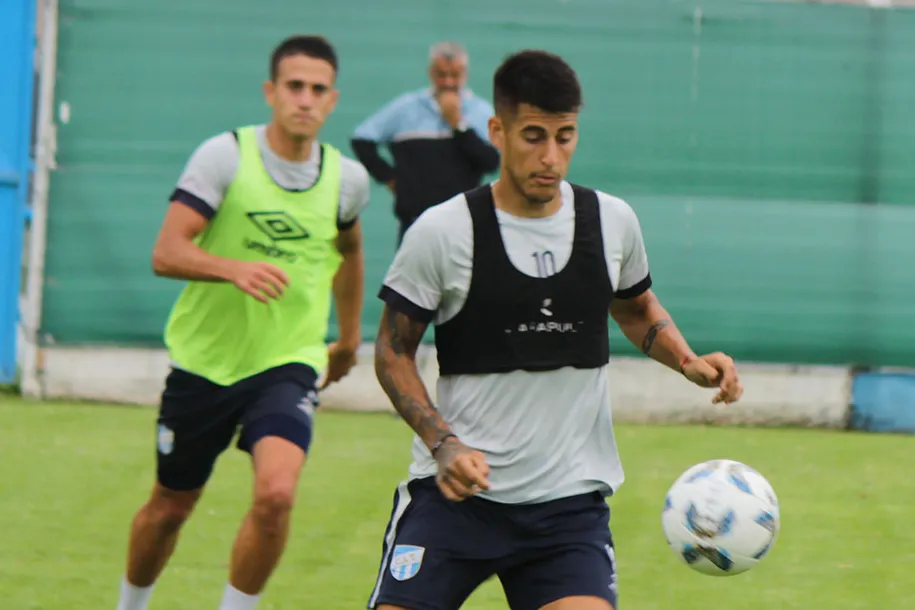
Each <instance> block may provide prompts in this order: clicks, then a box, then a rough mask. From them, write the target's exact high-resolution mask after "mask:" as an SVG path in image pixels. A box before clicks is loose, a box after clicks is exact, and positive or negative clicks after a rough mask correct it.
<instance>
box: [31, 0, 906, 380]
mask: <svg viewBox="0 0 915 610" xmlns="http://www.w3.org/2000/svg"><path fill="white" fill-rule="evenodd" d="M329 6H330V5H329V4H322V3H319V2H293V1H291V0H266V1H265V2H262V3H260V4H259V5H255V3H251V2H248V1H243V0H222V1H220V2H216V1H215V0H194V1H191V2H188V1H178V0H160V1H159V2H155V3H153V2H149V1H144V2H137V3H132V4H131V5H125V4H123V3H114V2H111V1H110V0H80V1H79V2H76V1H75V0H62V1H61V23H60V45H59V46H60V51H59V55H60V56H59V66H58V73H59V78H58V83H57V102H58V105H59V106H60V105H62V104H66V107H67V108H68V111H69V113H68V117H67V118H68V121H67V122H63V121H59V123H58V138H59V143H58V158H57V162H58V167H57V170H56V171H55V172H54V173H53V179H52V185H51V203H50V226H49V245H48V259H47V286H46V299H45V311H44V312H43V313H44V325H43V330H44V333H45V335H46V337H47V338H48V339H49V340H53V341H55V342H57V343H62V344H77V343H118V344H131V345H160V344H161V332H162V325H163V323H164V321H165V318H166V315H167V313H168V309H169V307H170V305H171V302H172V300H173V299H174V297H175V295H176V294H177V291H178V288H179V284H178V283H176V282H172V281H168V280H162V279H158V278H155V277H153V275H152V273H151V270H150V262H149V258H150V250H151V248H152V244H153V240H154V238H155V234H156V231H157V230H158V226H159V223H160V221H161V218H162V215H163V213H164V211H165V206H166V199H167V196H168V194H169V193H170V192H171V189H172V188H173V185H174V182H175V180H176V179H177V176H178V174H179V172H180V171H181V168H182V166H183V164H184V163H185V161H186V159H187V157H188V155H189V154H190V152H191V151H192V150H193V148H194V147H195V146H196V145H197V144H198V143H199V142H200V141H202V140H203V139H205V138H207V137H209V136H211V135H213V134H215V133H217V132H219V131H223V130H226V129H231V128H233V127H235V126H238V125H242V124H247V123H252V122H259V121H265V120H267V118H268V114H267V108H266V106H265V104H264V102H263V99H262V96H261V89H260V86H261V83H262V81H263V79H264V77H265V73H266V69H267V62H268V55H269V53H270V51H271V49H272V47H273V46H274V45H275V44H276V42H278V41H279V40H280V39H281V38H282V37H284V36H286V35H288V34H290V33H295V32H317V33H322V34H325V35H327V36H328V37H329V38H331V40H332V41H333V42H334V43H335V45H336V46H337V48H338V52H339V54H340V57H341V63H342V65H341V73H340V80H339V87H340V89H341V99H340V103H339V105H338V107H337V111H336V112H335V114H334V115H333V116H332V117H331V119H330V121H329V122H328V124H327V126H326V128H325V131H324V134H323V135H324V139H326V140H327V141H329V142H331V143H333V144H335V145H337V146H339V147H341V148H342V149H343V150H344V152H345V153H346V154H350V151H349V147H348V143H347V140H348V135H349V133H350V132H351V130H352V129H353V127H354V126H355V125H356V124H357V123H358V122H359V121H360V120H361V119H362V118H363V117H364V116H366V115H367V114H369V113H371V112H372V111H374V110H375V109H376V108H377V107H378V106H379V105H380V104H382V103H384V102H385V101H387V100H388V99H390V98H391V97H393V96H395V95H397V94H399V93H401V92H402V91H404V90H406V89H410V88H414V87H420V86H423V85H424V84H425V62H426V53H427V49H428V46H429V45H430V44H431V43H433V42H436V41H437V40H440V39H442V38H446V37H449V38H456V39H459V40H461V41H463V42H464V43H465V44H467V46H468V47H469V49H470V51H471V86H472V87H473V88H474V89H475V90H476V91H477V92H479V93H480V94H482V95H485V96H489V95H490V92H491V84H490V79H491V74H492V71H493V69H494V67H495V66H496V65H497V63H498V62H499V61H500V60H501V58H502V57H503V56H504V55H505V54H507V53H509V52H511V51H513V50H516V49H519V48H522V47H540V48H548V49H550V50H553V51H556V52H558V53H560V54H562V55H563V56H565V57H566V58H567V59H568V60H569V61H570V62H571V63H572V64H573V65H574V66H575V67H576V69H577V70H578V71H579V73H580V76H581V79H582V82H583V84H584V87H585V95H586V104H587V107H586V109H585V110H584V112H583V114H582V118H581V121H582V128H583V134H582V139H581V144H580V147H579V152H578V154H577V156H576V159H575V161H574V166H573V171H572V175H571V176H570V177H571V178H572V179H573V180H576V181H579V182H582V183H584V184H588V185H590V186H594V187H597V188H601V189H603V190H606V191H608V192H610V193H613V194H616V195H618V196H621V197H624V198H625V199H627V200H628V201H629V202H630V203H631V204H632V205H633V206H634V207H635V209H636V210H637V212H638V213H639V215H640V218H641V220H642V224H643V229H644V232H645V235H646V240H647V242H648V247H649V255H650V258H651V262H652V268H653V274H654V276H655V278H656V289H657V291H658V292H659V294H660V295H661V296H662V298H663V299H664V301H665V303H666V304H667V305H668V306H669V308H670V309H671V310H672V312H673V313H674V315H675V316H676V319H677V320H678V323H679V324H680V325H681V326H682V327H683V328H684V330H685V332H686V333H687V336H688V337H689V338H690V339H691V341H692V342H693V343H694V344H695V345H696V347H697V348H698V349H703V350H705V349H725V350H728V351H730V352H732V353H734V354H735V355H737V356H738V357H741V358H753V359H761V360H772V361H797V362H855V363H863V364H871V363H880V364H915V348H913V347H912V346H913V345H915V323H913V322H915V320H913V314H912V313H911V312H910V308H909V307H908V306H907V304H908V303H909V302H911V301H912V300H913V299H915V281H913V280H915V271H913V267H912V265H911V261H912V260H915V242H913V241H912V240H910V236H911V235H913V234H915V205H912V204H915V171H913V168H915V146H913V145H912V142H913V141H915V114H913V113H912V111H911V109H912V108H913V107H915V79H913V78H912V77H911V75H912V74H915V11H904V10H871V9H867V8H862V7H854V6H830V5H820V4H806V3H804V4H790V3H772V2H739V1H731V2H727V1H724V0H715V1H710V2H701V3H700V2H672V1H661V0H617V1H615V2H607V1H605V0H576V1H575V2H568V3H557V2H555V0H549V1H548V0H528V1H527V2H526V3H525V9H524V11H523V12H519V11H518V9H517V6H518V4H517V2H512V1H510V0H487V1H485V2H484V1H482V0H467V1H465V2H461V3H455V2H453V1H450V0H449V1H446V0H434V1H433V0H400V1H399V2H397V3H396V8H395V5H392V4H380V3H377V2H368V1H366V0H354V2H353V3H351V4H349V5H347V9H346V10H338V9H334V10H332V9H330V8H328V7H329ZM874 203H879V205H872V204H874ZM364 222H365V233H366V240H367V245H366V248H367V252H366V259H367V289H366V294H367V303H366V310H365V316H364V320H365V336H366V338H367V339H372V338H373V337H374V333H375V325H376V322H377V319H378V316H379V312H380V308H379V305H378V302H377V299H375V293H376V292H377V287H378V285H379V282H380V280H381V277H382V274H383V273H384V270H385V268H386V267H387V265H388V263H389V261H390V259H391V256H392V255H393V249H394V241H395V234H396V228H395V223H394V221H393V217H392V214H391V200H390V197H389V196H388V195H387V193H386V192H385V191H384V190H383V189H381V188H379V187H377V186H374V187H373V192H372V201H371V203H370V207H369V209H368V211H367V213H366V215H365V216H364ZM907 262H908V264H906V263H907ZM430 337H431V333H430ZM614 338H615V339H616V341H615V351H616V352H617V353H620V352H623V353H633V351H634V350H633V349H632V348H631V347H630V346H628V345H627V344H626V343H625V342H624V341H623V340H622V339H621V338H620V337H619V335H618V333H615V332H614Z"/></svg>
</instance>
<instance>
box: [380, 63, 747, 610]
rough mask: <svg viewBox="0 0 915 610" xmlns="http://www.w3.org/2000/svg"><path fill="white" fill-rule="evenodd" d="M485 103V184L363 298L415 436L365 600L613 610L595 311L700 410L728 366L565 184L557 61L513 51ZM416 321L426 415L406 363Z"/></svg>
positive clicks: (422, 235) (636, 255) (613, 210)
mask: <svg viewBox="0 0 915 610" xmlns="http://www.w3.org/2000/svg"><path fill="white" fill-rule="evenodd" d="M494 98H495V109H496V116H495V117H494V118H493V119H492V120H491V121H490V123H489V129H490V138H491V140H492V142H494V143H495V144H496V146H497V147H498V148H499V150H500V151H501V153H502V162H501V166H502V167H501V172H500V176H499V178H498V180H497V181H496V182H494V183H493V184H492V185H491V186H490V185H486V186H483V187H480V188H477V189H475V190H472V191H470V192H468V193H465V194H462V195H459V196H457V197H454V198H453V199H451V200H449V201H447V202H445V203H442V204H441V205H438V206H435V207H434V208H432V209H430V210H428V211H427V212H426V213H425V214H423V215H422V216H420V218H419V219H418V220H417V221H416V223H415V224H414V225H413V226H412V227H411V228H410V230H409V231H407V233H406V235H405V237H404V240H403V244H402V246H401V248H400V250H399V252H398V253H397V256H396V257H395V259H394V262H393V263H392V265H391V268H390V269H389V271H388V273H387V276H386V278H385V281H384V286H383V287H382V290H381V293H380V297H381V298H382V299H383V300H384V301H385V306H384V311H383V314H382V320H381V325H380V328H379V336H378V339H377V343H376V356H375V366H376V371H377V374H378V379H379V380H380V382H381V384H382V386H383V387H384V389H385V391H386V392H387V394H388V396H389V397H390V398H391V401H392V402H393V403H394V406H395V407H396V409H397V411H398V412H399V413H400V414H401V416H402V417H403V418H404V419H405V420H406V421H407V422H408V423H409V424H410V426H411V427H412V428H413V430H414V431H415V432H416V436H415V438H414V443H413V463H412V464H411V466H410V470H409V477H408V478H409V480H408V482H405V483H403V484H401V485H400V486H399V488H398V490H397V492H396V494H395V500H394V510H393V513H392V517H391V522H390V524H389V526H388V528H387V530H386V533H385V537H384V543H383V553H382V561H381V570H380V573H379V575H378V580H377V582H376V585H375V588H374V591H373V592H372V594H371V598H370V602H369V607H370V608H381V609H386V610H391V609H392V608H406V609H408V610H446V609H447V610H451V609H454V608H458V607H459V606H460V605H461V604H462V603H463V601H464V600H465V599H466V598H467V597H468V596H469V595H470V593H471V592H472V591H473V590H474V589H476V588H477V587H478V586H479V585H480V584H481V583H482V582H484V580H486V579H487V578H488V577H490V576H492V575H498V577H499V579H500V580H501V582H502V586H503V588H504V590H505V594H506V597H507V598H508V602H509V604H510V606H511V607H512V608H514V609H518V610H534V609H537V608H544V609H547V610H607V609H608V608H611V607H613V606H614V605H615V604H616V598H617V590H616V573H615V565H614V546H613V539H612V537H611V534H610V529H609V518H610V514H609V509H608V506H607V503H606V501H605V498H606V497H607V496H609V495H611V494H613V493H615V492H616V491H617V490H618V489H619V487H620V485H621V484H622V482H623V470H622V467H621V465H620V460H619V455H618V452H617V446H616V441H615V439H614V433H613V424H612V418H611V410H610V404H609V403H610V389H609V380H608V370H607V364H608V360H609V341H608V317H609V316H612V317H613V319H614V320H615V321H616V323H617V324H619V326H620V328H621V329H622V331H623V333H624V334H625V335H626V337H628V338H629V339H630V340H631V341H632V342H634V343H635V344H636V345H638V346H640V347H641V349H642V351H643V352H644V353H645V354H647V355H649V356H651V357H652V358H654V359H655V360H657V361H658V362H660V363H662V364H664V365H666V366H668V367H670V368H671V369H673V370H674V371H677V372H679V373H681V374H682V375H684V376H685V377H686V378H687V379H688V380H690V381H692V382H693V383H695V384H698V385H699V386H702V387H708V388H712V387H716V388H718V392H717V393H716V395H715V396H714V397H713V399H712V400H713V402H716V403H717V402H725V403H729V402H733V401H735V400H737V399H739V397H740V395H741V393H742V391H743V390H742V387H741V384H740V381H739V379H738V375H737V371H736V369H735V367H734V363H733V361H732V360H731V359H730V358H729V357H728V356H726V355H724V354H721V353H714V354H710V355H706V356H697V355H696V354H695V353H694V352H693V351H692V350H691V349H690V347H689V345H688V344H687V342H686V341H685V340H684V338H683V336H682V335H681V334H680V332H679V331H678V330H677V327H676V326H675V325H674V323H673V322H672V321H671V319H670V316H669V314H668V313H667V311H665V309H664V307H662V305H661V304H660V303H659V302H658V299H657V298H656V297H655V295H654V294H653V292H652V291H651V275H650V273H649V268H648V259H647V256H646V252H645V246H644V243H643V239H642V234H641V230H640V227H639V222H638V219H637V217H636V214H635V212H634V211H633V210H632V208H631V207H629V205H627V204H626V203H625V202H624V201H622V200H620V199H617V198H616V197H613V196H610V195H608V194H606V193H603V192H599V191H595V190H592V189H589V188H584V187H580V186H576V185H572V184H570V183H568V182H566V181H565V180H564V177H565V175H566V173H567V171H568V168H569V163H570V161H571V159H572V155H573V153H574V151H575V147H576V144H577V142H578V111H579V108H580V107H581V105H582V99H581V89H580V85H579V82H578V78H577V76H576V74H575V72H574V71H573V70H572V69H571V68H570V67H569V66H568V65H567V64H566V63H565V62H564V61H563V60H562V59H561V58H559V57H557V56H555V55H552V54H548V53H545V52H540V51H523V52H520V53H517V54H515V55H513V56H511V57H509V58H508V59H506V60H505V62H504V63H503V64H502V65H501V66H500V67H499V69H498V70H497V72H496V74H495V79H494ZM608 313H609V316H608ZM429 323H434V324H435V326H436V330H435V343H436V348H437V350H438V361H439V369H440V373H441V377H440V381H439V385H438V402H439V408H438V409H437V408H436V407H435V406H434V405H433V404H432V401H431V399H430V397H429V394H428V393H427V391H426V388H425V387H424V386H423V382H422V381H421V380H420V377H419V374H418V372H417V367H416V362H415V354H416V349H417V346H418V344H419V342H420V340H421V338H422V336H423V334H424V333H425V331H426V327H427V325H428V324H429Z"/></svg>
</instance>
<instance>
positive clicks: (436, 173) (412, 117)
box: [351, 42, 499, 243]
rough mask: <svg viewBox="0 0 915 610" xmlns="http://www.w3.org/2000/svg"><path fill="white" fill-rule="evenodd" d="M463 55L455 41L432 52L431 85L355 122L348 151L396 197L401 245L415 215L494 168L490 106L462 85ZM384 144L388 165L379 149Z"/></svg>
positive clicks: (495, 155)
mask: <svg viewBox="0 0 915 610" xmlns="http://www.w3.org/2000/svg"><path fill="white" fill-rule="evenodd" d="M467 67H468V55H467V51H466V50H465V49H464V47H463V46H461V45H460V44H458V43H455V42H440V43H438V44H436V45H433V46H432V48H431V49H430V51H429V80H430V81H431V83H432V86H431V87H430V88H426V89H421V90H417V91H410V92H407V93H404V94H403V95H401V96H399V97H397V98H395V99H394V100H393V101H391V102H389V103H388V104H387V105H385V106H383V107H382V108H381V109H380V110H378V111H377V112H376V113H375V114H373V115H372V116H370V117H368V118H367V119H365V121H363V122H362V124H360V125H359V126H358V127H357V128H356V130H355V132H354V133H353V138H352V141H351V144H352V147H353V152H354V153H355V154H356V156H357V157H358V159H359V160H360V161H361V162H362V164H363V165H364V166H365V167H366V169H367V170H368V171H369V174H371V176H372V177H373V178H374V179H375V180H377V181H378V182H380V183H382V184H385V185H386V186H387V187H388V189H389V190H390V191H391V193H392V194H393V195H394V215H395V216H396V217H397V220H398V223H399V225H400V227H399V235H398V243H400V240H401V239H402V238H403V234H404V232H405V231H406V230H407V228H408V227H409V226H410V225H411V224H413V221H415V220H416V219H417V218H418V217H419V215H420V214H422V213H423V212H424V211H425V210H426V209H427V208H430V207H432V206H433V205H435V204H436V203H439V202H441V201H446V200H448V199H450V198H451V197H453V196H454V195H457V194H458V193H461V192H463V191H466V190H469V189H471V188H474V187H477V186H479V185H480V182H481V181H482V179H483V176H484V174H487V173H490V172H494V171H496V170H497V169H498V168H499V153H498V151H497V150H496V149H495V148H494V147H493V146H492V144H490V142H489V127H488V121H489V117H491V116H492V115H493V109H492V105H491V104H490V103H489V102H488V101H486V100H484V99H483V98H481V97H478V96H476V95H475V94H474V93H473V92H472V91H471V90H470V89H468V88H466V82H467ZM379 144H384V145H386V146H387V148H388V150H389V151H390V153H391V156H392V157H393V159H394V165H393V166H392V165H391V164H390V163H388V162H387V161H386V160H385V159H384V158H382V157H381V155H380V154H379V151H378V145H379Z"/></svg>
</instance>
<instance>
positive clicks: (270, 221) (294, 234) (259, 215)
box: [248, 212, 309, 241]
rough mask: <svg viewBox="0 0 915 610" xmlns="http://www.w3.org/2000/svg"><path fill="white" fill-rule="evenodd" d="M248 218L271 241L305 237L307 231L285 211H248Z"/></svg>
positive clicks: (306, 236) (307, 235)
mask: <svg viewBox="0 0 915 610" xmlns="http://www.w3.org/2000/svg"><path fill="white" fill-rule="evenodd" d="M248 219H249V220H250V221H251V222H253V223H254V226H256V227H257V228H258V229H260V231H261V233H263V234H264V235H266V236H267V237H269V238H270V239H271V240H273V241H291V240H296V239H307V238H308V237H309V234H308V231H306V230H305V227H303V226H302V225H300V224H299V223H298V222H296V220H295V218H293V217H292V216H290V215H289V214H287V213H286V212H248Z"/></svg>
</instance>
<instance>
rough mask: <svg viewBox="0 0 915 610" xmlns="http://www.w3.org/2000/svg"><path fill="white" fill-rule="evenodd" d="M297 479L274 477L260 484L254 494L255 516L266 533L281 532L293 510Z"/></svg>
mask: <svg viewBox="0 0 915 610" xmlns="http://www.w3.org/2000/svg"><path fill="white" fill-rule="evenodd" d="M294 502H295V481H292V480H286V479H279V478H278V479H274V480H269V481H264V482H262V483H261V484H260V485H258V488H257V491H256V493H255V495H254V510H253V514H254V518H255V520H256V521H257V524H258V526H259V527H260V528H261V529H263V530H264V531H265V532H266V533H279V532H280V531H281V530H282V528H283V524H284V522H285V520H286V519H287V518H288V517H289V514H290V513H291V512H292V505H293V503H294Z"/></svg>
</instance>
